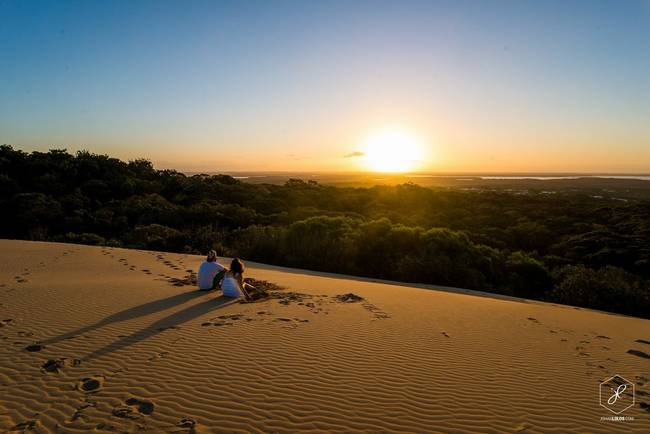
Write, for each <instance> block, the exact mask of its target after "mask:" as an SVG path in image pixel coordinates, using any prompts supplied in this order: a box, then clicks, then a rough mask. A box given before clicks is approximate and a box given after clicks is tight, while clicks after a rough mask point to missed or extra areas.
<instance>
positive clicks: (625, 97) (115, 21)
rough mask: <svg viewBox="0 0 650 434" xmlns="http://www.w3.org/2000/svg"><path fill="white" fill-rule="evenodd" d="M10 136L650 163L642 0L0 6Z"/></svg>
mask: <svg viewBox="0 0 650 434" xmlns="http://www.w3.org/2000/svg"><path fill="white" fill-rule="evenodd" d="M0 22H1V23H2V25H1V26H0V142H1V143H7V144H11V145H13V146H15V147H17V148H20V149H25V150H33V149H39V150H44V149H49V148H52V147H56V148H62V147H65V148H68V149H71V150H77V149H89V150H91V151H95V152H102V153H109V154H111V155H116V156H119V157H122V158H135V157H147V158H150V159H152V160H153V161H154V162H155V163H156V164H157V165H159V166H161V167H176V168H179V169H190V170H192V169H201V170H204V169H205V170H208V169H209V170H354V169H358V168H359V167H358V164H357V162H355V161H354V159H350V158H348V159H346V158H343V156H344V155H348V154H350V153H352V152H355V151H359V150H360V149H361V147H362V143H363V140H364V139H363V138H364V137H365V135H367V134H368V133H372V132H373V131H376V130H379V129H381V128H383V127H384V126H386V125H400V126H402V127H404V128H407V129H409V130H411V131H413V132H414V134H417V135H418V137H420V138H421V143H422V146H423V147H424V148H426V150H427V153H426V155H427V156H428V157H427V158H426V160H425V161H422V164H421V165H420V167H419V169H421V170H431V171H465V170H466V171H608V172H614V171H616V172H649V171H650V121H649V120H650V31H649V30H650V2H648V1H597V0H596V1H408V0H407V1H399V2H398V1H395V2H385V1H320V2H315V1H261V2H253V1H233V2H228V1H223V2H217V1H209V2H201V1H185V2H181V1H105V2H100V1H52V2H46V1H7V0H0Z"/></svg>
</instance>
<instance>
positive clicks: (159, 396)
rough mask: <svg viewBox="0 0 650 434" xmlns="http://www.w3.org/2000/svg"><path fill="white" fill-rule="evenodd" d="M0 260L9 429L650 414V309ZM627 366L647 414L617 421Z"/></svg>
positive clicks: (268, 274) (188, 261)
mask: <svg viewBox="0 0 650 434" xmlns="http://www.w3.org/2000/svg"><path fill="white" fill-rule="evenodd" d="M0 258H1V261H0V391H1V393H0V431H2V432H6V431H12V430H14V431H17V432H20V431H23V430H32V431H33V432H87V431H89V430H96V431H99V432H106V431H108V432H110V431H116V432H125V431H126V432H139V431H144V432H178V433H182V432H186V433H190V432H306V431H319V432H332V431H340V432H357V431H358V432H389V431H390V432H393V431H394V432H469V431H473V432H575V433H578V432H622V431H631V432H648V430H649V429H650V412H648V411H647V407H646V408H644V407H645V405H644V404H650V359H649V358H645V357H644V355H646V356H647V355H648V354H650V321H647V320H641V319H637V318H630V317H623V316H618V315H609V314H605V313H600V312H594V311H589V310H581V309H575V308H571V307H566V306H554V305H550V304H543V303H536V302H526V301H518V300H507V299H503V298H496V297H491V296H485V295H481V294H473V293H469V292H467V293H463V292H462V291H460V292H459V291H450V290H447V289H441V290H431V289H425V288H418V287H409V286H404V285H396V284H390V283H381V282H372V281H368V280H362V279H355V278H349V277H345V276H343V277H341V276H334V275H326V274H317V273H309V272H303V271H299V270H290V269H282V268H278V267H269V266H264V265H260V264H252V263H251V264H249V268H248V275H249V276H250V277H253V278H255V279H258V280H265V281H268V282H272V283H275V284H277V285H280V286H282V287H284V289H283V290H278V291H275V292H274V297H273V298H271V299H269V300H267V301H262V302H257V303H252V304H242V303H238V302H233V301H231V300H227V299H225V298H223V297H221V296H220V294H219V293H218V292H211V293H205V292H198V291H196V290H195V288H194V286H193V284H192V281H193V279H194V276H193V272H194V271H195V270H197V268H198V266H199V264H200V262H201V260H202V258H201V257H198V256H192V255H182V254H170V253H158V252H145V251H136V250H125V249H112V248H103V247H87V246H77V245H67V244H56V243H37V242H24V241H6V240H4V241H0ZM349 293H352V294H355V295H357V296H359V297H361V298H362V299H361V300H359V299H357V298H356V297H342V298H341V297H338V298H337V296H339V295H343V294H349ZM628 351H630V352H628ZM614 374H620V375H622V376H623V377H625V378H627V379H629V380H630V381H632V382H634V383H635V387H636V390H635V391H636V402H635V405H634V406H633V407H632V408H630V409H629V410H627V411H625V412H624V413H623V415H625V416H630V417H634V420H633V421H624V422H611V421H605V422H603V421H601V417H602V416H610V415H613V414H612V413H609V411H608V410H607V409H605V408H603V407H601V406H600V405H599V383H600V382H601V381H602V380H604V379H607V378H608V377H610V376H612V375H614Z"/></svg>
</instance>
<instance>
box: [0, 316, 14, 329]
mask: <svg viewBox="0 0 650 434" xmlns="http://www.w3.org/2000/svg"><path fill="white" fill-rule="evenodd" d="M13 321H14V320H13V319H11V318H7V319H3V320H2V321H0V328H2V327H6V326H8V325H9V324H11V323H12V322H13Z"/></svg>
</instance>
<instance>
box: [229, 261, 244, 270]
mask: <svg viewBox="0 0 650 434" xmlns="http://www.w3.org/2000/svg"><path fill="white" fill-rule="evenodd" d="M230 272H231V273H234V274H244V262H242V261H241V260H240V259H239V258H235V259H233V260H232V262H231V263H230Z"/></svg>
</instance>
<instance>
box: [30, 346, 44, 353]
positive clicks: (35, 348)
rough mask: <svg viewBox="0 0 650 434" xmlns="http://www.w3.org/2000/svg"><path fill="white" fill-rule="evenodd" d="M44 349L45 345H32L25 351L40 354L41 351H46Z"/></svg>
mask: <svg viewBox="0 0 650 434" xmlns="http://www.w3.org/2000/svg"><path fill="white" fill-rule="evenodd" d="M44 348H45V345H41V344H31V345H27V346H26V347H25V351H27V352H30V353H36V352H38V351H41V350H42V349H44Z"/></svg>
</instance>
